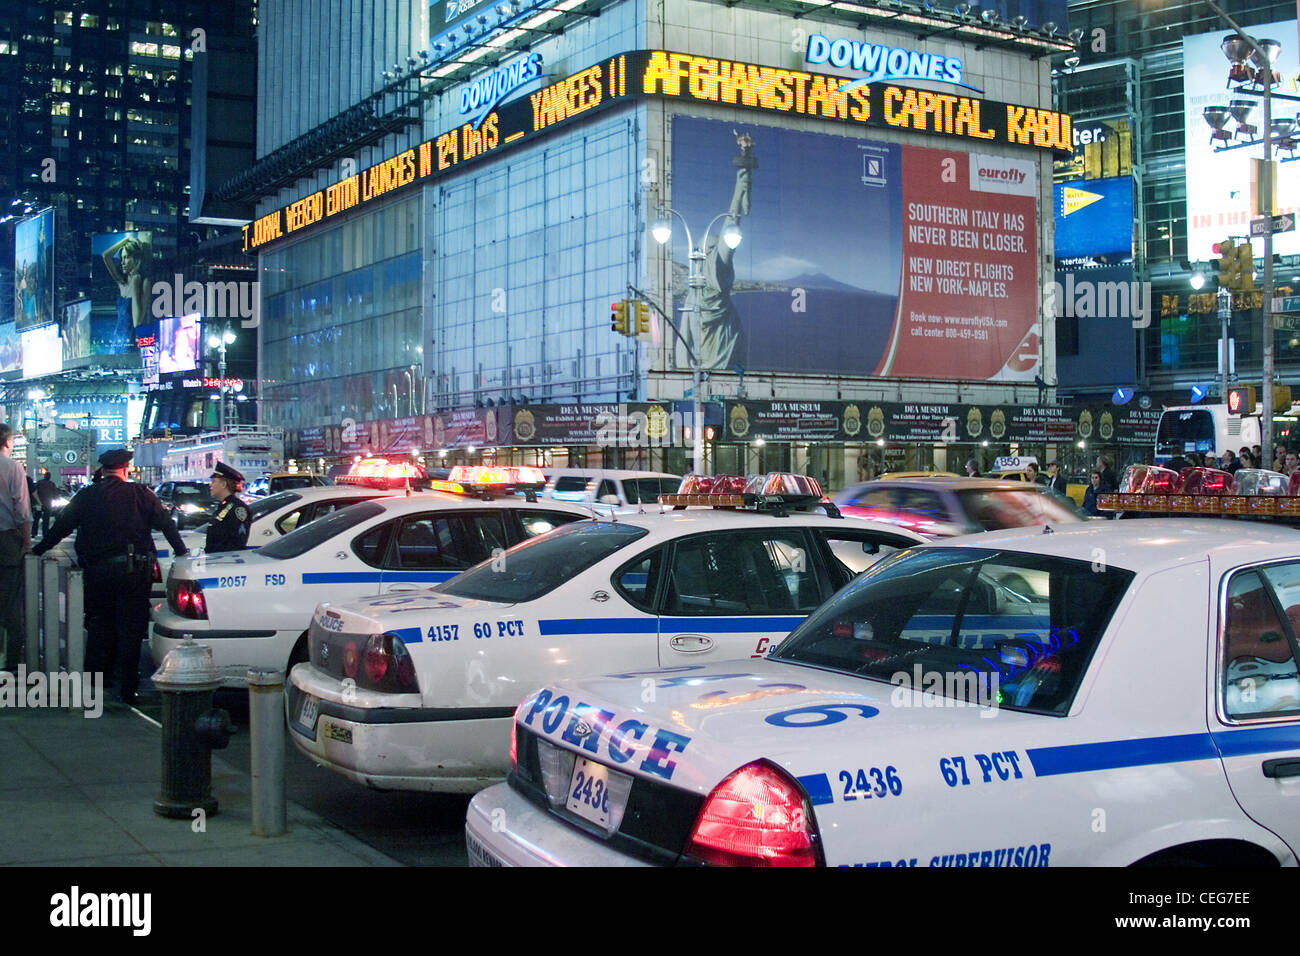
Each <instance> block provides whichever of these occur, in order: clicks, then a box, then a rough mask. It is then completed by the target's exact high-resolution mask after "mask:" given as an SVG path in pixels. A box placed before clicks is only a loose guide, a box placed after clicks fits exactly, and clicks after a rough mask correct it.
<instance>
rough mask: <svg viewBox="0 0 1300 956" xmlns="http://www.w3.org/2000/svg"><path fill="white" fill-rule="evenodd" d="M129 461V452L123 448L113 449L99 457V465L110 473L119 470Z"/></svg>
mask: <svg viewBox="0 0 1300 956" xmlns="http://www.w3.org/2000/svg"><path fill="white" fill-rule="evenodd" d="M130 460H131V452H129V451H127V450H126V449H125V448H114V449H111V450H109V451H106V452H104V454H102V455H100V456H99V463H100V464H101V465H103V466H104V467H105V468H107V469H109V470H110V471H112V470H114V469H117V468H121V467H123V466H124V465H126V464H127V462H129V461H130Z"/></svg>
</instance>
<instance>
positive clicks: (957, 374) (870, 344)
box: [672, 116, 1040, 381]
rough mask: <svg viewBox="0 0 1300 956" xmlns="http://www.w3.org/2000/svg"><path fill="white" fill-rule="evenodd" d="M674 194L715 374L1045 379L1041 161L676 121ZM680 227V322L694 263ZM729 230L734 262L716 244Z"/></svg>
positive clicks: (702, 348) (707, 357)
mask: <svg viewBox="0 0 1300 956" xmlns="http://www.w3.org/2000/svg"><path fill="white" fill-rule="evenodd" d="M673 183H674V186H673V206H674V208H675V209H676V210H677V211H678V212H679V213H680V214H681V215H682V216H683V217H684V218H685V220H686V222H687V223H688V224H689V225H690V228H691V231H692V239H693V240H694V241H695V242H696V244H697V245H702V246H703V249H704V252H705V260H704V263H703V266H702V269H703V278H704V287H703V289H702V290H701V292H700V318H701V322H700V324H701V326H702V334H700V336H699V348H698V350H697V351H698V352H699V354H700V358H701V362H702V363H703V365H704V367H705V368H708V369H723V370H732V369H736V368H737V367H739V368H740V369H743V370H745V371H783V372H817V373H820V374H856V375H878V376H892V377H902V378H909V377H912V378H952V379H962V380H966V381H1032V380H1033V377H1034V375H1035V374H1036V373H1037V371H1038V368H1039V362H1040V343H1039V335H1040V326H1039V324H1038V308H1039V302H1038V295H1037V273H1036V270H1037V256H1038V244H1037V227H1036V221H1037V220H1036V211H1037V202H1036V198H1035V197H1036V196H1037V191H1038V182H1037V165H1036V162H1035V161H1034V160H1031V159H1025V160H1016V159H1004V158H995V157H988V156H981V155H978V154H967V153H963V152H952V151H948V150H938V149H922V148H919V147H912V146H899V145H895V144H888V143H873V142H870V141H865V140H856V139H847V138H844V137H838V136H830V135H825V134H818V133H802V132H794V131H789V130H782V129H773V128H765V127H754V126H743V127H742V126H738V124H735V123H720V122H715V121H711V120H703V119H697V118H693V117H684V116H678V117H675V118H674V120H673ZM673 226H674V229H675V230H677V232H675V234H674V238H673V240H672V253H673V259H674V262H673V298H674V300H675V303H676V305H677V307H678V309H681V308H683V307H685V306H686V305H687V304H688V303H687V289H688V278H689V267H688V254H689V250H688V246H687V243H686V241H685V235H684V233H682V232H681V230H680V223H679V222H678V221H677V220H676V217H674V221H673ZM710 226H711V228H709V229H708V235H707V236H705V235H702V231H703V230H705V229H706V227H710ZM732 227H734V228H735V229H737V230H739V232H740V242H739V244H738V245H737V246H736V247H735V248H734V250H733V249H732V248H731V247H730V245H729V244H728V243H727V242H723V241H720V239H719V237H720V236H722V235H723V233H724V232H727V231H729V230H730V229H731V228H732ZM733 238H734V235H733ZM688 338H689V339H691V341H692V342H694V339H695V335H694V330H691V332H690V334H689V335H688ZM678 361H679V364H682V365H685V364H687V361H688V360H687V359H686V356H685V350H684V349H679V355H678Z"/></svg>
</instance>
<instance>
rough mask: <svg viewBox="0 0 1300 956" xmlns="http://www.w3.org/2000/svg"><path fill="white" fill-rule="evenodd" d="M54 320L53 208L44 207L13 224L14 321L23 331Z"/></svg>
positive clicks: (20, 330) (19, 329)
mask: <svg viewBox="0 0 1300 956" xmlns="http://www.w3.org/2000/svg"><path fill="white" fill-rule="evenodd" d="M54 321H57V320H56V317H55V315H54V210H53V209H45V210H42V211H41V212H38V213H37V214H36V215H34V216H32V217H31V218H30V219H24V220H23V221H22V222H20V223H18V225H17V226H16V227H15V228H14V324H15V325H16V326H17V328H18V331H19V332H23V331H26V330H27V329H33V328H36V327H37V326H40V325H48V324H49V323H51V322H54Z"/></svg>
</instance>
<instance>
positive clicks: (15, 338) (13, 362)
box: [0, 322, 23, 372]
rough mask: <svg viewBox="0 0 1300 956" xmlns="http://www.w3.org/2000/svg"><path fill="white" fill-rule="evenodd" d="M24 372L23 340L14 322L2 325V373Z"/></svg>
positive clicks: (0, 342) (0, 369) (0, 351)
mask: <svg viewBox="0 0 1300 956" xmlns="http://www.w3.org/2000/svg"><path fill="white" fill-rule="evenodd" d="M22 370H23V339H22V334H21V333H20V332H19V331H18V329H17V327H16V326H15V325H14V323H13V322H5V323H3V324H0V372H21V371H22Z"/></svg>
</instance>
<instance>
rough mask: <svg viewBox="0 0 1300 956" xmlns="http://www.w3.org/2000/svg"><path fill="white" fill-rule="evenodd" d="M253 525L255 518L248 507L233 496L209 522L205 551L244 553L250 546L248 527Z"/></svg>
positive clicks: (210, 552) (222, 504)
mask: <svg viewBox="0 0 1300 956" xmlns="http://www.w3.org/2000/svg"><path fill="white" fill-rule="evenodd" d="M252 523H253V516H252V514H251V513H250V512H249V510H248V505H246V504H244V502H242V501H240V500H239V497H238V496H236V495H231V496H230V497H229V498H227V499H226V500H225V501H223V502H221V505H220V507H218V508H217V513H216V514H215V515H214V516H213V518H212V520H211V521H210V522H208V538H207V543H206V544H205V545H204V546H203V550H204V551H206V552H207V553H208V554H215V553H217V552H220V551H243V550H244V545H246V544H248V526H249V525H250V524H252Z"/></svg>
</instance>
